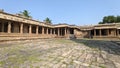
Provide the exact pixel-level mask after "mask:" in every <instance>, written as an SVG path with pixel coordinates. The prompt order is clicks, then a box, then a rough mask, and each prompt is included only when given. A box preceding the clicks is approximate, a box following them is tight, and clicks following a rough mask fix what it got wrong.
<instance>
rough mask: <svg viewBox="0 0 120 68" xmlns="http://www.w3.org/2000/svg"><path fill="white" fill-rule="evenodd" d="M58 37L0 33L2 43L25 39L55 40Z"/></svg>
mask: <svg viewBox="0 0 120 68" xmlns="http://www.w3.org/2000/svg"><path fill="white" fill-rule="evenodd" d="M55 37H56V35H51V34H44V35H43V34H38V35H36V34H20V33H0V41H9V40H24V39H40V38H43V39H44V38H55Z"/></svg>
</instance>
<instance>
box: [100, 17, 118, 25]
mask: <svg viewBox="0 0 120 68" xmlns="http://www.w3.org/2000/svg"><path fill="white" fill-rule="evenodd" d="M119 20H120V17H119V16H118V17H115V16H113V15H111V16H105V17H103V20H102V22H99V24H105V23H116V22H117V21H119Z"/></svg>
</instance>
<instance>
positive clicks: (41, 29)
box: [0, 21, 70, 36]
mask: <svg viewBox="0 0 120 68" xmlns="http://www.w3.org/2000/svg"><path fill="white" fill-rule="evenodd" d="M15 23H17V24H18V27H17V26H16V27H14V26H15V25H14V24H15ZM6 24H7V25H6ZM13 25H14V26H13ZM25 25H27V26H28V27H26V26H25ZM0 27H1V29H0V30H1V31H0V32H4V33H20V34H24V33H28V34H36V35H39V34H43V35H44V34H46V35H57V36H66V35H68V34H69V33H70V30H69V28H68V27H45V26H39V25H33V24H25V23H20V22H12V21H7V22H0ZM16 28H17V29H18V32H15V31H14V30H12V29H16ZM5 29H6V31H5ZM25 30H26V31H25Z"/></svg>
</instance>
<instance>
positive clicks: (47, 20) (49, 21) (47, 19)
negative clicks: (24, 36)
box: [44, 17, 52, 24]
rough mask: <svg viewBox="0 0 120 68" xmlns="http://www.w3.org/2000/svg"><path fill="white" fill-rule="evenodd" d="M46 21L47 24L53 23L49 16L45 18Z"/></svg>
mask: <svg viewBox="0 0 120 68" xmlns="http://www.w3.org/2000/svg"><path fill="white" fill-rule="evenodd" d="M44 22H45V23H46V24H52V20H50V18H48V17H47V18H46V19H45V20H44Z"/></svg>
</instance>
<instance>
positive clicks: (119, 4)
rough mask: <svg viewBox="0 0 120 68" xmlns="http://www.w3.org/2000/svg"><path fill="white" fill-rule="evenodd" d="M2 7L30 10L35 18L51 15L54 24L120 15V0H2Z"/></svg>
mask: <svg viewBox="0 0 120 68" xmlns="http://www.w3.org/2000/svg"><path fill="white" fill-rule="evenodd" d="M0 9H4V11H5V12H8V13H11V14H15V13H19V12H20V11H23V10H28V11H29V12H30V15H31V16H32V17H33V19H36V20H40V21H43V20H44V19H45V18H46V17H49V18H50V19H51V20H52V22H53V23H54V24H57V23H68V24H75V25H91V24H93V25H94V24H97V23H98V22H99V21H101V20H102V18H103V17H104V16H107V15H115V16H116V15H120V0H1V1H0Z"/></svg>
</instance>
